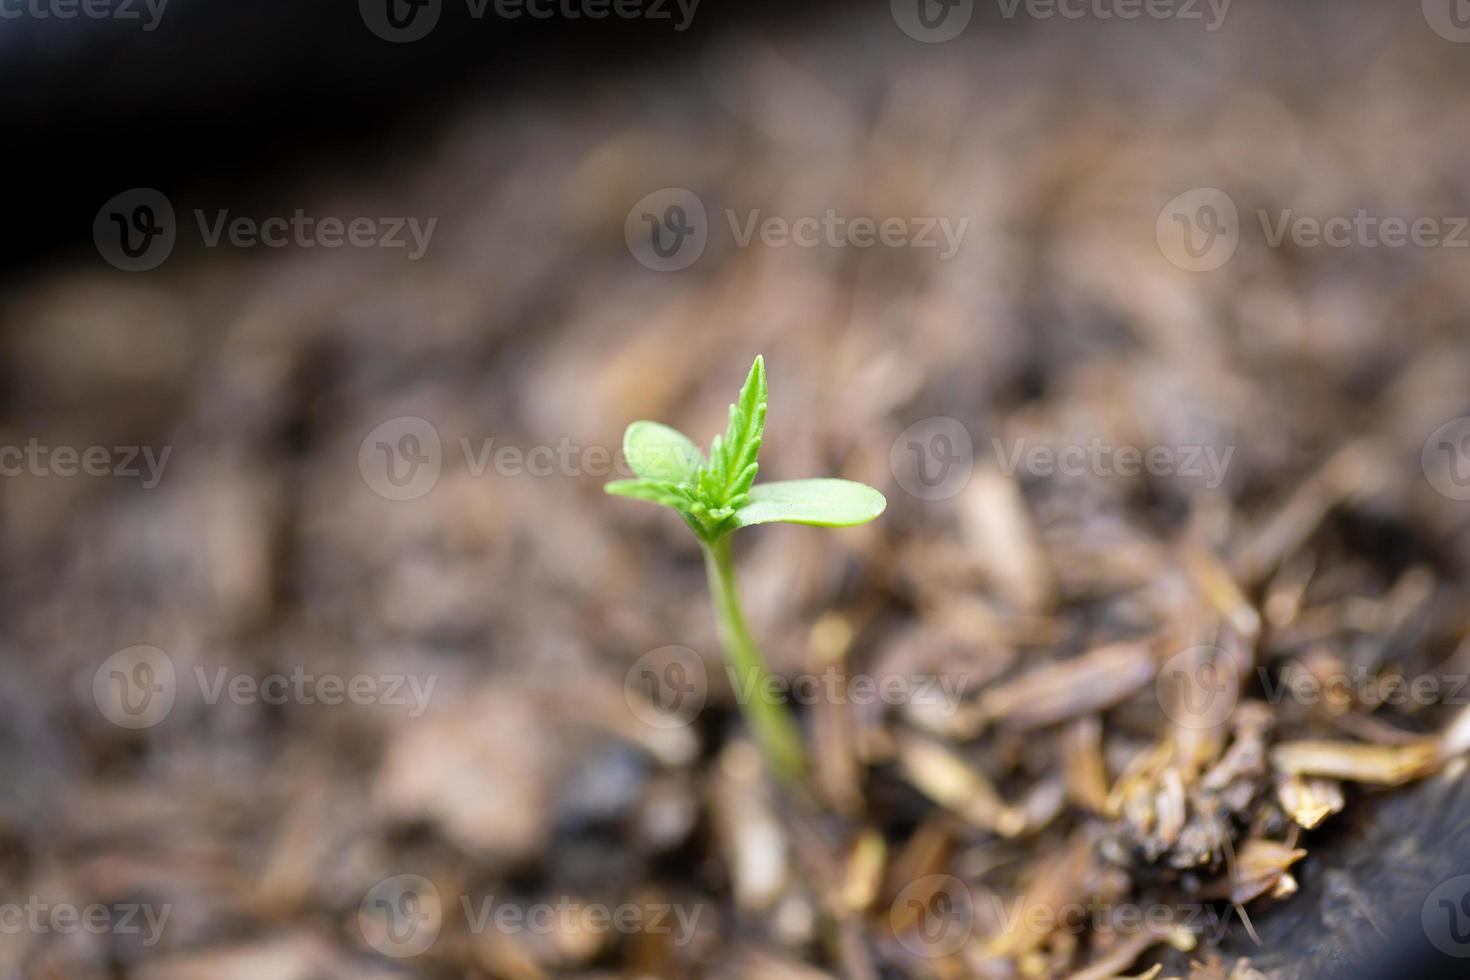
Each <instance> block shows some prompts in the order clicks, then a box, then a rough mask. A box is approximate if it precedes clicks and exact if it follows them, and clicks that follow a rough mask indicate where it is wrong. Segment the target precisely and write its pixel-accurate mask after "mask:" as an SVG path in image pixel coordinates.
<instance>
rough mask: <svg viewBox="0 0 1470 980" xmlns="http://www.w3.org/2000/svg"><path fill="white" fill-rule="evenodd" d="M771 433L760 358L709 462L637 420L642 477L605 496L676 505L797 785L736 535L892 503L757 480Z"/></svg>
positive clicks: (866, 491)
mask: <svg viewBox="0 0 1470 980" xmlns="http://www.w3.org/2000/svg"><path fill="white" fill-rule="evenodd" d="M765 428H766V363H765V359H764V358H762V357H759V356H758V357H756V359H755V363H754V364H752V365H751V367H750V374H749V375H748V376H747V377H746V379H745V385H744V387H742V388H741V389H740V399H739V401H737V402H736V403H735V404H734V405H731V406H730V424H729V426H728V427H727V428H726V430H725V435H724V436H723V437H721V436H715V438H714V441H713V443H711V445H710V448H709V458H707V459H706V458H705V456H704V455H703V454H702V453H701V452H700V451H699V447H698V446H696V445H695V444H694V442H693V440H691V439H690V438H689V437H688V436H686V435H684V433H682V432H680V431H678V430H677V429H671V428H669V427H668V426H666V425H661V424H659V423H658V422H634V423H633V424H632V425H630V426H628V430H627V432H626V433H624V435H623V455H624V456H625V457H626V458H627V461H628V466H629V467H630V468H631V469H632V471H633V472H634V473H635V474H636V475H637V479H633V480H614V481H613V482H611V483H609V484H608V485H607V487H606V490H607V492H608V493H611V494H615V495H617V496H621V497H636V498H638V499H640V500H649V501H652V502H653V503H656V504H662V505H663V506H665V507H671V508H673V509H674V510H676V511H678V512H679V515H680V516H681V517H683V518H684V521H685V523H687V524H688V525H689V527H690V528H691V529H692V530H693V531H694V534H695V536H696V537H698V538H699V544H700V547H701V548H702V549H703V551H704V567H705V571H706V573H707V574H708V577H709V589H710V597H711V598H712V599H713V600H714V607H715V617H716V619H717V621H718V623H719V630H720V639H721V641H722V642H723V643H724V645H725V655H726V656H727V657H728V658H729V661H730V665H731V667H732V668H733V669H734V671H735V672H736V673H737V674H738V675H739V677H738V681H739V683H740V690H742V691H745V692H750V693H751V696H750V697H749V698H748V700H747V701H746V702H743V703H742V705H741V708H742V710H743V711H744V712H745V717H746V721H747V723H748V724H749V725H750V727H751V730H752V731H753V732H754V733H755V737H756V740H757V741H758V742H759V743H760V746H761V748H762V750H763V751H764V752H765V755H766V759H767V760H768V762H769V764H770V765H771V767H772V769H773V770H774V771H775V772H776V773H777V774H778V775H780V776H782V777H783V778H786V779H788V780H790V781H793V782H794V781H795V780H797V779H799V778H800V776H801V775H802V773H803V771H804V770H805V755H804V754H803V752H802V747H801V738H800V736H799V735H798V734H797V730H796V725H795V724H794V723H793V722H792V719H791V716H790V715H789V714H787V713H786V711H785V709H784V708H783V707H782V706H781V705H780V704H779V703H777V702H775V701H772V700H768V699H767V697H766V696H765V694H764V693H763V692H765V691H766V690H767V684H766V680H767V677H768V674H769V671H768V669H767V667H766V663H765V659H764V658H763V657H762V656H761V653H760V649H759V648H758V647H757V646H756V643H755V639H754V638H753V637H752V636H751V635H750V627H748V626H747V625H746V623H745V614H744V613H743V612H742V611H741V608H740V596H739V593H738V592H737V591H736V588H735V568H734V565H733V564H732V562H731V560H730V536H731V535H732V534H733V533H734V532H736V531H738V530H739V529H740V528H743V527H750V526H751V525H753V524H772V523H778V522H782V523H787V524H814V525H819V526H822V527H850V526H852V525H854V524H865V523H867V522H868V521H871V520H872V519H873V518H875V517H877V516H878V515H879V514H881V513H883V508H884V507H886V506H887V501H885V500H884V499H883V495H882V494H881V493H879V492H878V491H877V490H874V489H873V488H872V487H870V486H867V485H866V484H862V483H854V482H852V481H851V480H785V481H781V482H778V483H756V482H755V474H756V471H757V470H758V469H759V466H758V464H757V462H756V457H757V456H758V455H759V453H760V449H761V439H762V437H763V435H764V433H765Z"/></svg>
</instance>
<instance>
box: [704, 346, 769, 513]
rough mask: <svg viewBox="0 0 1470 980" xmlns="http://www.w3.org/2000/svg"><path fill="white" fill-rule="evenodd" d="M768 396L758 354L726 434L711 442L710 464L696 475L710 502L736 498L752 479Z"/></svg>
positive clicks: (763, 426) (753, 477)
mask: <svg viewBox="0 0 1470 980" xmlns="http://www.w3.org/2000/svg"><path fill="white" fill-rule="evenodd" d="M768 397H769V392H768V389H767V387H766V360H765V358H764V357H762V356H760V355H759V354H758V355H756V358H755V362H754V363H752V364H751V365H750V373H749V374H747V375H746V376H745V384H743V385H741V386H740V396H739V397H738V398H737V399H736V400H735V403H734V404H733V405H731V406H730V421H729V424H728V425H727V426H726V428H725V434H724V435H723V436H716V437H715V439H714V442H713V443H711V444H710V451H709V464H708V465H707V466H706V467H705V468H704V470H703V471H702V472H701V473H700V475H699V481H700V489H701V491H702V492H703V494H704V496H705V497H706V498H708V499H709V501H710V502H711V504H712V505H713V506H719V505H723V504H729V503H733V502H735V500H736V498H738V497H739V496H740V495H741V494H743V493H745V491H747V490H749V489H750V485H751V484H752V483H753V482H754V481H755V474H756V470H757V469H758V468H759V466H758V464H757V462H756V460H757V458H758V457H759V456H760V451H761V441H762V439H763V437H764V435H765V431H766V403H767V399H768Z"/></svg>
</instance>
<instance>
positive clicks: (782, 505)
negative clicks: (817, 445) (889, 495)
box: [735, 479, 888, 527]
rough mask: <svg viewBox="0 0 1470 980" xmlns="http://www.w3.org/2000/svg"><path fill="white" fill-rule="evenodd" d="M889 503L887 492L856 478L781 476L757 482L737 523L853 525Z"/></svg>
mask: <svg viewBox="0 0 1470 980" xmlns="http://www.w3.org/2000/svg"><path fill="white" fill-rule="evenodd" d="M887 506H888V501H887V500H885V499H883V495H882V494H881V493H879V492H878V491H877V490H874V489H873V488H872V487H870V486H868V485H867V484H866V483H855V482H853V481H852V480H826V479H817V480H781V481H778V482H776V483H757V484H756V485H755V486H753V487H751V488H750V499H749V500H748V501H746V503H745V505H744V506H743V507H741V508H740V509H739V510H737V511H736V512H735V526H736V527H749V526H751V525H752V524H775V523H786V524H815V525H818V526H821V527H851V526H852V525H854V524H866V523H867V522H868V521H871V520H872V519H873V518H875V517H877V516H878V515H879V514H881V513H883V509H884V508H885V507H887Z"/></svg>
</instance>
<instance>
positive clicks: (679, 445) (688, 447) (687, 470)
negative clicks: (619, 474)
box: [623, 421, 704, 483]
mask: <svg viewBox="0 0 1470 980" xmlns="http://www.w3.org/2000/svg"><path fill="white" fill-rule="evenodd" d="M623 456H624V458H626V459H627V460H628V466H629V468H631V469H632V470H633V472H634V473H636V474H638V476H640V477H642V478H643V479H645V480H658V481H660V482H667V483H684V482H685V481H687V480H690V479H692V478H693V476H694V474H695V472H696V471H698V469H699V467H700V466H702V465H703V464H704V455H703V454H702V453H700V451H699V447H698V446H696V445H695V444H694V441H693V440H692V439H690V438H689V437H688V436H686V435H685V434H684V433H682V432H680V431H679V430H678V429H673V428H670V427H669V426H667V425H664V424H662V423H660V422H647V421H644V422H634V423H633V424H632V425H630V426H628V428H627V430H626V431H625V432H624V433H623Z"/></svg>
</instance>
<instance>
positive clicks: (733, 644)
mask: <svg viewBox="0 0 1470 980" xmlns="http://www.w3.org/2000/svg"><path fill="white" fill-rule="evenodd" d="M704 567H705V571H706V572H708V574H709V592H710V598H712V599H713V600H714V604H715V619H716V620H717V621H718V622H719V627H720V639H721V640H722V641H723V642H724V644H725V655H726V656H727V657H728V658H729V660H730V666H731V668H733V670H734V672H735V674H736V677H735V681H736V692H735V693H736V696H737V700H739V702H740V710H741V711H743V712H744V713H745V721H746V723H747V724H748V725H750V728H751V731H752V732H754V734H755V738H756V741H757V742H759V743H760V746H761V749H762V750H763V751H764V752H765V755H766V759H767V761H768V763H769V764H770V766H771V768H772V769H773V770H774V771H775V772H776V774H777V775H778V776H780V777H781V778H782V779H784V780H786V781H787V782H789V783H792V784H795V783H797V782H799V781H800V779H801V776H802V774H803V773H804V772H805V771H806V754H805V753H804V752H803V751H802V746H801V734H800V733H799V732H798V731H797V727H796V724H795V722H793V721H792V718H791V715H790V714H788V713H787V711H786V708H785V706H784V705H782V704H781V703H780V701H778V700H775V699H774V697H773V695H774V694H775V692H774V690H772V688H771V685H770V684H769V683H768V678H769V677H770V670H769V669H768V668H767V667H766V662H765V659H764V658H763V657H762V656H761V652H760V648H758V647H757V646H756V645H755V639H754V638H753V637H752V636H751V635H750V627H749V626H747V625H746V624H745V614H744V613H743V612H741V610H740V594H739V592H737V591H736V588H735V566H734V564H733V563H732V562H731V560H730V535H728V534H724V535H721V536H720V537H718V538H716V539H715V540H714V541H713V542H705V543H704Z"/></svg>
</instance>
